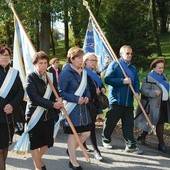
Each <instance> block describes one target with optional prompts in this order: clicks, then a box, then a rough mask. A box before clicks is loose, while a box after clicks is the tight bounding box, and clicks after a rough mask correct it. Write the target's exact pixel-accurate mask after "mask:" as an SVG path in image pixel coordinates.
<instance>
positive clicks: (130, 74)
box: [119, 58, 135, 84]
mask: <svg viewBox="0 0 170 170" xmlns="http://www.w3.org/2000/svg"><path fill="white" fill-rule="evenodd" d="M119 62H120V64H121V66H122V68H123V70H124V71H125V73H126V74H127V76H128V77H130V78H131V81H132V84H134V82H135V76H134V74H133V73H132V71H131V70H130V69H129V67H128V66H127V64H126V63H125V62H124V61H123V60H122V59H121V58H120V59H119Z"/></svg>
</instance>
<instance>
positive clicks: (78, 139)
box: [46, 75, 90, 162]
mask: <svg viewBox="0 0 170 170" xmlns="http://www.w3.org/2000/svg"><path fill="white" fill-rule="evenodd" d="M46 77H47V80H48V83H49V85H50V87H51V89H52V91H53V93H54V95H55V97H56V98H57V99H58V98H60V97H59V95H58V93H57V91H56V89H55V88H54V86H53V84H52V82H51V80H50V78H49V77H48V75H46ZM61 110H62V112H63V113H64V116H65V117H66V119H67V121H68V123H69V125H70V128H71V130H72V131H73V134H74V135H75V137H76V139H77V142H78V144H79V146H80V148H81V150H82V152H83V154H84V156H85V158H86V160H87V162H90V158H89V156H88V154H87V151H86V149H85V148H84V146H83V144H82V142H81V141H80V138H79V136H78V134H77V132H76V130H75V128H74V126H73V123H72V122H71V119H70V117H69V115H68V113H67V111H66V109H65V108H61Z"/></svg>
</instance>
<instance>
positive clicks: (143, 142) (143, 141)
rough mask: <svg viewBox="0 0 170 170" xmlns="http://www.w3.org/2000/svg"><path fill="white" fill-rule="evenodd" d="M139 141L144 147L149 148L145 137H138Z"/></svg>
mask: <svg viewBox="0 0 170 170" xmlns="http://www.w3.org/2000/svg"><path fill="white" fill-rule="evenodd" d="M137 141H139V142H140V143H141V144H142V145H145V146H147V144H146V142H145V137H143V136H138V138H137Z"/></svg>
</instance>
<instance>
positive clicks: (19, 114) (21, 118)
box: [14, 105, 26, 123]
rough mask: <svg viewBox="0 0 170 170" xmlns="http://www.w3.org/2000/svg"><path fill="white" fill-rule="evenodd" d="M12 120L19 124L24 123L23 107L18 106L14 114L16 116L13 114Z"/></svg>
mask: <svg viewBox="0 0 170 170" xmlns="http://www.w3.org/2000/svg"><path fill="white" fill-rule="evenodd" d="M14 118H15V121H16V122H19V123H25V122H26V119H25V106H24V105H20V106H19V109H18V111H17V112H16V114H14Z"/></svg>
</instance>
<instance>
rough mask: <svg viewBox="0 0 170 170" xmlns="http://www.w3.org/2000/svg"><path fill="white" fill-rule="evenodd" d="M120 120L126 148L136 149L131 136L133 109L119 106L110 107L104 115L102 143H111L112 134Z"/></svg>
mask: <svg viewBox="0 0 170 170" xmlns="http://www.w3.org/2000/svg"><path fill="white" fill-rule="evenodd" d="M120 119H121V121H122V132H123V137H124V140H125V145H126V146H127V147H128V148H136V142H135V140H134V136H133V127H134V120H133V119H134V116H133V107H125V106H119V105H112V106H111V107H110V109H109V111H108V112H107V114H106V120H105V123H104V127H103V133H102V140H103V142H105V143H110V142H111V135H112V132H113V130H114V128H115V126H116V124H117V123H118V121H119V120H120Z"/></svg>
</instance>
